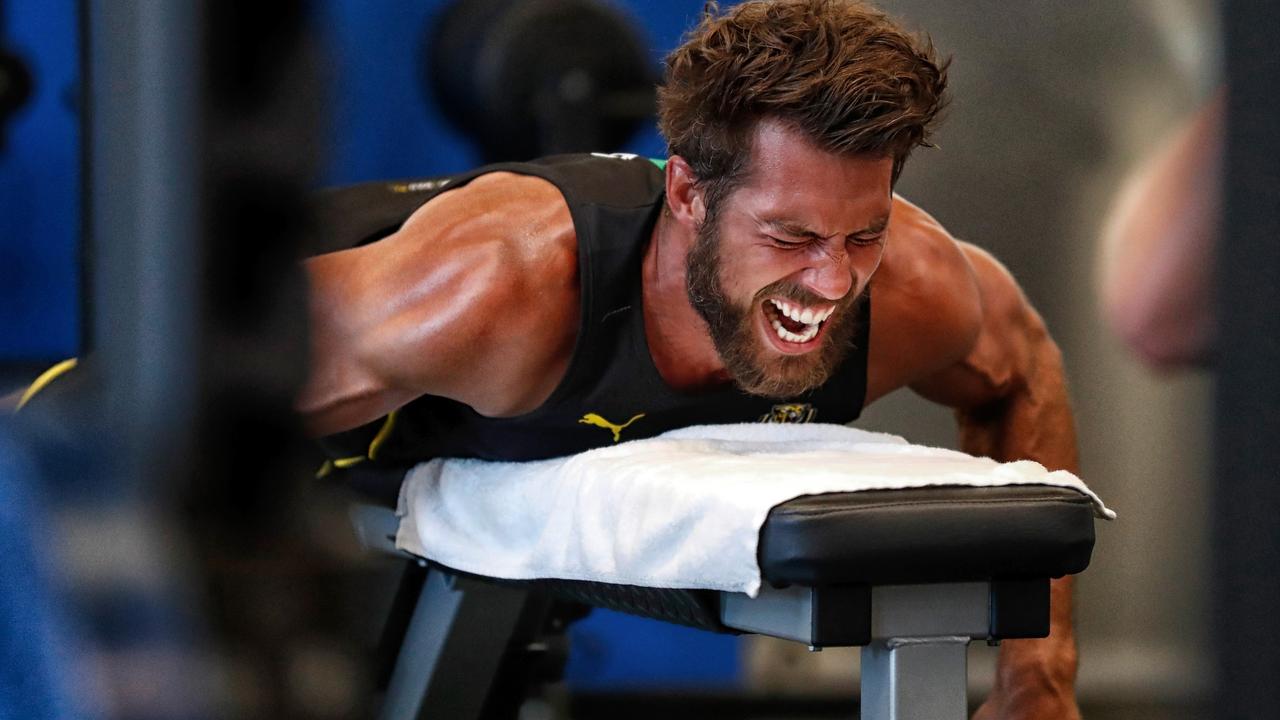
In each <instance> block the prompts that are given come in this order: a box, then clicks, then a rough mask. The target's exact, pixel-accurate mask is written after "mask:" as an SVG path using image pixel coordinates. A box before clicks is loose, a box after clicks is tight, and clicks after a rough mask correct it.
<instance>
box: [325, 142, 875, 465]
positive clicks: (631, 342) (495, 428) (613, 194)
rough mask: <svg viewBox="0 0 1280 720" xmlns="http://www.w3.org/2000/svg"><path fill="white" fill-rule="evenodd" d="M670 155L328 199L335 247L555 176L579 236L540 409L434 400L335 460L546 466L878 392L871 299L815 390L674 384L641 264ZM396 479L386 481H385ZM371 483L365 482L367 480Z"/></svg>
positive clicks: (335, 450)
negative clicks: (498, 185) (562, 353)
mask: <svg viewBox="0 0 1280 720" xmlns="http://www.w3.org/2000/svg"><path fill="white" fill-rule="evenodd" d="M661 165H662V163H661V161H651V160H648V159H645V158H640V157H636V156H631V155H598V154H597V155H562V156H556V157H551V158H546V159H543V160H538V161H534V162H530V163H506V164H499V165H490V166H487V167H484V168H480V169H478V170H475V171H472V172H469V173H466V174H464V175H459V176H456V177H450V178H438V179H432V180H419V181H409V182H395V183H367V184H364V185H359V186H354V187H350V188H344V189H339V190H331V191H328V192H326V193H324V194H322V195H321V196H320V197H319V207H318V208H317V212H318V214H319V216H320V219H321V222H322V225H321V226H322V227H325V228H327V229H328V231H329V237H331V238H333V242H334V243H336V245H337V246H347V247H349V246H351V245H356V244H361V243H366V242H374V241H376V240H377V239H379V238H381V237H384V236H386V235H388V234H390V233H392V232H394V231H395V230H396V229H398V228H399V227H400V225H401V224H402V223H403V222H404V221H405V220H407V219H408V217H409V215H410V214H412V213H413V211H414V210H416V209H417V208H418V207H420V206H421V205H422V204H423V203H424V202H426V201H427V200H429V199H431V198H432V197H434V196H435V195H436V194H438V193H440V192H444V191H446V190H449V189H452V188H456V187H460V186H462V185H464V184H466V183H467V182H469V181H470V180H472V179H474V178H475V177H478V176H479V175H482V174H484V173H487V172H496V171H506V172H513V173H519V174H524V175H533V176H536V177H540V178H543V179H545V180H547V181H549V182H550V183H552V184H553V185H555V186H556V187H557V188H558V189H559V190H560V192H561V193H562V194H563V195H564V198H565V200H566V201H567V203H568V206H569V212H570V215H571V216H572V219H573V223H574V228H575V231H576V232H577V239H578V269H579V278H580V296H581V314H580V320H579V325H578V336H577V341H576V344H575V347H574V350H573V356H572V359H571V360H570V362H569V366H568V370H567V372H566V374H565V377H564V378H563V379H562V380H561V382H560V384H559V386H558V387H556V389H555V390H554V391H553V392H552V394H551V396H550V397H549V398H548V399H547V401H546V402H545V403H543V404H542V405H541V406H540V407H538V408H537V409H536V410H533V411H532V412H529V413H526V414H524V415H520V416H518V417H507V418H493V417H486V416H483V415H480V414H479V413H477V412H475V411H474V410H472V409H471V408H470V407H468V406H467V405H464V404H462V403H459V402H456V401H454V400H449V399H446V398H441V397H435V396H424V397H421V398H418V399H417V400H414V401H412V402H410V403H409V404H408V405H405V406H404V407H402V408H400V409H399V410H397V411H396V412H395V413H393V414H392V415H390V416H388V417H387V418H383V419H381V420H378V421H376V422H373V423H370V424H368V425H366V426H363V427H360V428H356V429H354V430H351V431H348V432H344V433H339V434H337V435H333V436H330V437H328V438H325V439H324V440H322V442H321V444H322V446H323V447H324V449H325V450H326V453H327V454H328V455H329V456H330V457H331V458H332V460H331V463H332V465H333V466H336V467H340V468H346V469H350V470H355V469H356V468H358V469H359V470H360V472H352V473H351V475H352V479H353V480H355V479H356V478H355V477H354V476H360V475H367V474H368V473H369V471H373V470H375V469H377V468H384V469H385V468H394V469H397V470H403V469H404V468H405V467H408V466H410V465H413V464H416V463H418V462H422V461H424V460H427V459H430V458H433V457H468V458H482V459H486V460H514V461H520V460H536V459H543V458H549V457H557V456H562V455H569V454H573V453H578V452H582V451H584V450H589V449H591V448H596V447H601V446H604V445H610V444H612V443H615V442H618V441H624V440H635V439H639V438H646V437H652V436H655V435H658V434H661V433H663V432H666V431H668V430H672V429H674V428H679V427H685V426H689V425H696V424H704V423H737V422H757V421H762V422H810V421H821V422H830V423H847V422H851V421H853V420H855V419H856V418H857V417H858V415H859V414H860V413H861V410H862V405H863V401H864V399H865V394H866V378H867V340H868V329H869V327H870V298H869V297H868V298H866V299H865V300H864V302H863V303H861V308H862V310H861V312H862V313H863V317H862V322H861V323H860V328H861V329H860V330H859V332H858V334H857V335H856V336H855V338H854V340H853V343H854V347H853V349H852V350H851V351H850V352H849V354H848V356H847V357H846V359H845V361H844V362H843V363H842V364H841V366H840V367H839V368H838V369H837V370H836V372H835V373H834V374H833V375H832V377H831V378H829V379H828V380H827V382H826V383H825V384H823V385H822V386H821V387H819V388H816V389H814V390H812V391H810V392H808V393H806V394H804V395H803V396H800V397H795V398H788V399H786V400H770V399H765V398H760V397H754V396H750V395H747V394H745V393H743V392H741V391H739V390H738V389H737V388H736V387H734V386H732V385H729V386H725V387H722V388H719V389H716V390H712V391H708V392H699V393H696V394H690V393H683V392H678V391H676V390H673V389H672V388H670V387H669V386H667V384H666V383H665V382H664V381H663V379H662V377H661V376H660V375H659V374H658V370H657V368H656V367H655V366H654V364H653V357H652V355H651V354H650V352H649V346H648V341H647V339H646V337H645V330H644V316H643V313H642V312H641V306H640V302H641V295H640V290H641V284H640V279H641V276H640V272H641V259H642V258H643V256H644V251H645V248H646V246H647V244H648V242H649V239H650V235H651V233H652V231H653V228H654V225H655V223H656V222H657V219H658V214H659V213H660V212H661V210H662V206H663V197H664V192H663V172H662V170H661ZM383 482H384V483H385V482H386V481H385V480H384V481H383ZM361 484H365V483H361Z"/></svg>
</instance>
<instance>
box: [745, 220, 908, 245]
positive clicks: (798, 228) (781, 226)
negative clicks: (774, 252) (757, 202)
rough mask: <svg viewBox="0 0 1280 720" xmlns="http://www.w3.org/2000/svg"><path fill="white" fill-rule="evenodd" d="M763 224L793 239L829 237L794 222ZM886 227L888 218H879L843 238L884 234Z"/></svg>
mask: <svg viewBox="0 0 1280 720" xmlns="http://www.w3.org/2000/svg"><path fill="white" fill-rule="evenodd" d="M764 224H765V225H766V226H767V227H769V229H771V230H774V231H776V232H780V233H783V234H785V235H791V236H793V237H802V238H809V239H812V240H825V239H827V238H828V237H830V236H829V235H823V234H821V233H819V232H817V231H816V230H813V229H811V228H808V227H806V226H805V225H804V224H803V223H798V222H796V221H794V220H784V219H776V220H765V221H764ZM888 225H889V218H888V217H881V218H878V219H877V220H875V221H874V222H872V223H871V224H870V225H868V226H867V227H865V228H863V229H861V230H857V231H854V232H851V233H849V234H847V235H845V237H852V236H854V235H864V234H866V233H879V232H884V229H885V228H886V227H888Z"/></svg>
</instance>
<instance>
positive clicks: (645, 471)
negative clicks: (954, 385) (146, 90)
mask: <svg viewBox="0 0 1280 720" xmlns="http://www.w3.org/2000/svg"><path fill="white" fill-rule="evenodd" d="M938 485H964V486H996V485H1055V486H1060V487H1069V488H1074V489H1076V490H1079V491H1080V492H1082V493H1084V494H1086V495H1088V496H1089V497H1090V498H1091V499H1092V500H1093V503H1094V511H1095V513H1096V514H1097V515H1098V516H1099V517H1102V518H1106V519H1113V518H1114V517H1115V513H1113V512H1112V511H1110V510H1108V509H1107V508H1106V506H1105V505H1103V503H1102V500H1101V499H1099V498H1098V496H1097V495H1095V494H1094V493H1093V492H1092V491H1090V490H1089V489H1088V488H1087V487H1085V484H1084V483H1083V482H1081V481H1080V479H1079V478H1077V477H1076V476H1074V475H1072V474H1071V473H1069V472H1065V471H1061V470H1058V471H1054V472H1049V471H1048V470H1046V469H1045V468H1044V466H1042V465H1040V464H1039V463H1035V462H1030V461H1019V462H1010V463H998V462H995V461H994V460H990V459H987V458H976V457H973V456H970V455H966V454H964V453H960V452H956V451H954V450H944V449H940V448H929V447H923V446H920V445H912V444H909V443H908V442H907V441H906V440H904V439H902V438H900V437H897V436H894V435H886V434H883V433H874V432H867V431H865V430H857V429H854V428H847V427H843V426H840V425H822V424H797V425H787V424H764V423H749V424H741V425H704V426H698V427H690V428H683V429H680V430H675V431H672V432H669V433H666V434H664V435H661V436H659V437H656V438H650V439H646V440H634V441H630V442H623V443H619V444H617V445H613V446H610V447H606V448H600V449H597V450H591V451H589V452H585V453H582V454H579V455H573V456H570V457H564V458H555V459H551V460H539V461H534V462H523V463H513V462H485V461H480V460H462V459H443V460H440V459H437V460H431V461H430V462H426V463H423V464H421V465H418V466H417V467H415V468H414V469H412V470H411V471H410V472H409V474H408V477H407V478H406V480H405V483H404V485H403V487H402V488H401V490H400V502H399V507H398V509H397V511H396V512H397V515H399V516H400V518H401V520H400V529H399V532H398V533H397V535H396V546H397V547H399V548H401V549H402V550H405V551H407V552H410V553H413V554H415V555H419V556H421V557H426V558H431V559H432V560H435V561H437V562H439V563H441V564H443V565H446V566H448V567H452V568H454V569H457V570H462V571H464V572H470V573H475V574H479V575H487V576H490V577H498V578H507V579H532V578H562V579H569V580H595V581H599V582H607V583H620V584H627V585H643V586H649V587H680V588H706V589H713V590H727V591H735V592H744V593H747V594H749V595H752V596H754V595H755V594H756V592H757V591H758V590H759V588H760V568H759V566H758V565H757V563H756V545H757V543H758V541H759V537H760V526H761V525H763V524H764V521H765V518H766V517H767V516H768V514H769V510H770V509H771V508H773V507H774V506H775V505H778V504H780V503H783V502H786V501H788V500H791V499H793V498H796V497H799V496H801V495H816V494H821V493H830V492H851V491H859V490H890V489H897V488H917V487H926V486H938Z"/></svg>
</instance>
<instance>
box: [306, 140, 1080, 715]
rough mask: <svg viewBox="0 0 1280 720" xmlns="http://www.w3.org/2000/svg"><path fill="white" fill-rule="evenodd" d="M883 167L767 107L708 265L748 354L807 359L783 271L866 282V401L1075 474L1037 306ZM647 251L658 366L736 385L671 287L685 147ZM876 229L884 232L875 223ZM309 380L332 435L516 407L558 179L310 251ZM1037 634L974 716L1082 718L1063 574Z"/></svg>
mask: <svg viewBox="0 0 1280 720" xmlns="http://www.w3.org/2000/svg"><path fill="white" fill-rule="evenodd" d="M891 172H892V163H891V162H890V160H888V159H886V158H879V157H854V158H848V157H839V156H834V155H830V154H828V153H826V152H824V151H822V150H820V149H819V148H817V147H815V146H813V145H811V144H810V143H809V142H808V141H807V139H806V138H804V137H803V136H802V135H800V134H798V133H797V132H795V131H793V130H791V129H790V128H789V127H788V126H786V125H783V124H781V123H776V122H771V121H767V120H766V121H762V122H761V123H760V124H759V127H758V129H757V131H756V134H755V142H754V153H753V165H752V172H751V173H750V174H749V176H748V178H747V179H746V180H745V181H744V183H743V184H742V185H741V186H740V187H739V188H738V189H737V190H735V191H734V192H733V193H731V194H730V195H729V197H728V198H727V199H726V200H725V201H724V203H725V204H724V206H723V207H722V208H721V209H720V211H719V221H718V222H719V223H720V227H719V230H720V235H721V238H722V243H723V245H722V252H721V254H720V263H721V265H720V279H721V284H722V286H723V290H724V293H725V295H726V299H727V300H728V301H729V302H733V303H735V304H737V305H738V306H740V307H742V308H745V309H747V311H748V312H749V313H750V314H749V315H747V317H748V318H750V322H752V323H754V327H755V331H756V333H757V338H758V347H757V352H758V359H760V360H761V361H762V362H767V361H768V360H770V359H772V358H775V357H776V356H777V355H779V354H790V355H803V354H804V353H805V352H808V351H809V350H808V349H806V348H808V347H809V346H816V345H818V344H820V341H821V340H822V335H821V334H820V335H819V336H818V338H817V339H816V340H814V341H812V342H810V343H807V344H805V345H804V346H803V347H800V346H797V345H795V344H788V343H786V342H784V341H782V340H780V339H779V336H778V335H777V334H775V333H774V330H773V328H772V327H771V326H770V315H769V311H768V310H767V307H768V300H769V299H768V298H767V297H759V296H758V295H757V293H758V292H759V291H761V290H762V289H765V288H768V287H770V286H771V285H775V284H776V283H779V282H785V283H787V284H790V285H791V286H794V287H797V288H800V289H802V290H803V291H804V294H805V296H806V297H808V298H810V299H811V301H812V302H813V304H814V305H815V309H822V308H830V307H835V308H837V309H836V310H835V312H837V313H838V312H845V311H851V305H845V304H841V301H842V300H847V299H848V298H850V297H851V294H852V296H856V295H857V294H859V293H861V292H862V291H863V290H865V289H866V287H867V286H868V285H869V284H873V286H874V287H873V295H874V306H873V313H872V325H871V340H870V357H869V358H868V388H867V397H866V403H868V404H869V403H871V402H874V401H875V400H876V399H878V398H880V397H883V396H884V395H887V394H888V393H890V392H893V391H894V390H896V389H899V388H902V387H910V388H911V389H912V390H914V391H915V392H917V393H919V394H920V395H922V396H924V397H925V398H928V399H930V400H932V401H935V402H938V403H941V404H944V405H946V406H948V407H951V408H954V409H955V412H956V418H957V421H958V424H959V431H960V439H961V446H962V448H963V449H964V450H965V451H966V452H970V453H973V454H975V455H985V456H989V457H992V458H994V459H996V460H1001V461H1008V460H1017V459H1032V460H1036V461H1038V462H1040V463H1042V464H1043V465H1045V466H1046V467H1048V468H1049V469H1066V470H1070V471H1072V472H1076V471H1077V458H1076V445H1075V431H1074V427H1073V422H1072V416H1071V410H1070V407H1069V403H1068V399H1067V393H1066V387H1065V383H1064V380H1063V371H1062V362H1061V358H1060V355H1059V352H1058V348H1057V346H1056V345H1055V344H1054V342H1053V340H1052V339H1051V338H1050V337H1049V335H1048V332H1047V331H1046V329H1045V326H1044V323H1043V321H1042V320H1041V319H1040V317H1039V315H1038V314H1036V312H1035V311H1034V310H1033V309H1032V308H1031V307H1030V305H1029V304H1028V303H1027V300H1026V298H1025V296H1024V295H1023V294H1022V292H1021V290H1020V289H1019V288H1018V286H1017V283H1016V282H1015V281H1014V280H1013V278H1012V277H1011V276H1010V275H1009V273H1008V271H1006V270H1005V269H1004V267H1003V266H1001V265H1000V264H999V263H998V262H997V261H995V260H994V259H993V258H992V257H991V256H990V255H988V254H987V253H985V252H983V251H982V250H979V249H978V248H976V247H973V246H971V245H967V244H965V243H961V242H958V241H956V240H955V239H953V238H952V237H951V236H950V235H949V234H948V233H947V232H946V230H944V229H943V228H942V227H941V226H940V225H939V224H938V223H937V222H936V221H934V220H933V218H931V217H930V216H929V215H928V214H926V213H925V212H923V211H922V210H920V209H919V208H917V207H915V206H913V205H911V204H910V203H908V202H907V201H905V200H903V199H901V198H898V197H896V196H894V195H893V194H892V192H891V183H890V176H891ZM666 190H667V193H666V194H667V210H666V212H664V213H663V214H662V216H661V218H660V219H659V222H658V224H657V226H656V227H655V229H654V232H653V236H652V238H651V241H650V244H649V247H648V248H647V250H646V252H645V256H644V260H643V268H642V292H643V298H644V320H645V330H646V334H647V336H648V340H649V346H650V351H651V352H652V354H653V359H654V363H655V365H656V367H657V368H658V370H659V373H660V374H661V375H662V377H663V378H664V380H666V382H667V383H668V384H669V385H671V386H672V387H673V388H675V389H678V390H683V391H687V392H696V391H698V390H700V389H705V388H710V387H715V386H717V385H722V384H723V383H725V382H728V381H729V378H728V374H727V372H726V370H725V367H724V364H723V363H722V362H720V358H719V355H718V354H717V352H716V349H715V347H714V346H713V344H712V341H711V339H710V336H709V332H708V328H707V325H706V323H705V322H704V321H703V319H702V317H701V316H700V315H698V313H697V311H696V310H695V309H694V307H693V306H692V305H691V304H690V302H689V299H688V296H687V293H686V290H685V258H686V256H687V254H688V252H689V249H690V248H691V247H692V246H693V243H694V241H695V238H696V233H697V228H698V227H699V225H700V224H701V223H702V222H703V220H704V219H705V218H706V207H705V205H704V204H703V193H702V190H701V189H700V188H699V187H698V186H697V185H696V184H695V183H694V181H693V176H692V174H691V171H690V169H689V165H688V163H686V162H685V160H684V159H683V158H681V157H679V156H676V157H672V158H671V159H670V160H669V161H668V164H667V177H666ZM886 225H887V227H886ZM307 268H308V271H309V274H310V277H311V281H312V303H311V311H312V327H313V328H314V331H313V340H312V343H313V348H312V350H313V354H312V362H313V365H312V372H311V379H310V381H309V383H308V385H307V387H306V388H305V389H304V391H303V393H302V395H301V397H300V399H299V406H300V409H301V411H302V412H303V413H304V415H305V417H306V418H307V420H308V422H309V424H310V427H311V429H312V430H313V432H315V433H317V434H327V433H332V432H336V431H339V430H343V429H347V428H351V427H355V426H357V425H360V424H363V423H365V422H369V421H371V420H375V419H377V418H378V417H381V416H382V415H385V414H386V413H387V412H389V411H391V410H393V409H395V408H397V407H400V406H401V405H404V404H405V403H407V402H409V401H410V400H412V399H414V398H416V397H418V396H420V395H423V394H433V395H440V396H444V397H449V398H452V399H454V400H457V401H459V402H463V403H466V404H468V405H470V406H472V407H473V408H474V409H476V411H477V412H480V413H482V414H485V415H490V416H510V415H516V414H520V413H524V412H528V411H530V410H532V409H534V408H536V407H538V405H540V404H541V403H542V402H543V401H544V400H546V398H547V397H549V396H550V394H551V392H552V390H553V389H554V388H555V386H556V384H557V382H558V381H559V380H560V378H561V377H563V375H564V373H565V372H566V369H567V365H568V360H569V356H570V354H571V353H572V350H573V342H574V339H575V334H576V331H577V324H578V302H579V298H578V277H577V257H576V248H575V237H574V232H573V225H572V221H571V220H570V217H569V213H568V208H567V206H566V204H565V202H564V199H563V197H561V196H560V194H559V192H558V191H557V190H556V189H555V188H554V186H552V185H551V184H550V183H548V182H546V181H544V180H541V179H537V178H531V177H524V176H516V175H511V174H504V173H495V174H493V175H486V176H483V177H481V178H480V179H478V180H476V181H474V182H472V183H471V184H469V185H467V186H464V187H462V188H459V189H456V190H452V191H450V192H447V193H445V194H443V195H441V196H439V197H438V198H436V199H434V200H432V201H431V202H429V203H427V204H426V205H425V206H423V207H422V208H421V209H419V210H418V211H417V212H416V213H415V214H414V215H413V216H412V217H411V218H410V219H409V221H408V222H406V223H405V226H404V227H403V228H402V229H401V230H399V231H398V232H397V233H395V234H394V235H392V236H390V237H388V238H386V239H384V240H382V241H380V242H377V243H373V244H371V245H367V246H364V247H361V248H357V249H353V250H347V251H343V252H338V253H333V254H330V255H324V256H320V257H317V258H313V259H311V260H310V261H308V263H307ZM1051 613H1052V615H1051V635H1050V637H1049V638H1047V639H1044V640H1010V641H1006V642H1005V643H1004V644H1003V646H1002V649H1001V652H1000V659H999V663H998V669H997V678H996V682H995V686H994V689H993V691H992V694H991V696H990V697H989V698H988V699H987V702H986V703H985V704H984V705H983V706H982V707H981V708H980V709H979V711H978V714H977V716H976V717H978V718H980V719H981V720H990V719H991V718H1027V719H1028V720H1029V719H1031V718H1055V719H1069V720H1074V719H1076V718H1079V711H1078V709H1077V708H1076V702H1075V697H1074V682H1075V674H1076V649H1075V641H1074V638H1073V634H1072V626H1071V581H1070V579H1069V578H1067V579H1062V580H1056V581H1054V582H1053V589H1052V611H1051Z"/></svg>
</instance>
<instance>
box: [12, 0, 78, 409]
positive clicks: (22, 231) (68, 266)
mask: <svg viewBox="0 0 1280 720" xmlns="http://www.w3.org/2000/svg"><path fill="white" fill-rule="evenodd" d="M75 5H76V4H75V2H73V0H49V1H46V2H12V0H11V1H10V2H6V3H4V11H5V18H4V23H3V24H2V25H0V27H3V28H4V32H3V35H0V42H2V43H3V44H4V46H5V47H6V48H8V49H9V50H11V51H12V52H15V53H16V54H17V55H19V56H20V57H21V58H23V60H24V61H25V62H26V63H27V65H28V67H29V68H30V69H31V71H32V74H33V76H34V78H35V83H34V84H35V87H34V91H33V93H32V97H31V98H30V99H28V101H27V104H26V106H24V107H23V108H22V109H21V110H20V111H19V114H18V115H16V116H15V117H13V118H12V119H11V120H10V122H9V123H8V124H7V126H6V131H7V132H6V135H7V144H6V146H5V148H4V149H3V150H0V363H3V362H5V361H30V362H37V363H40V362H47V361H52V360H61V359H63V358H66V357H69V356H71V355H74V354H76V353H77V351H78V349H79V331H80V324H79V308H80V273H79V242H78V238H79V235H80V200H79V197H80V186H79V183H80V159H79V152H80V148H79V132H78V122H79V121H78V119H77V117H76V114H75V103H76V101H77V96H78V92H79V81H78V74H79V56H78V53H77V48H76V12H75ZM2 390H3V389H2V388H0V391H2Z"/></svg>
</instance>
